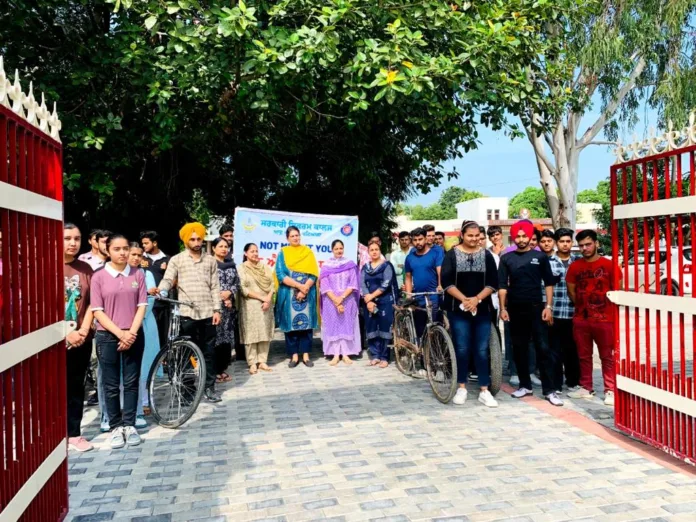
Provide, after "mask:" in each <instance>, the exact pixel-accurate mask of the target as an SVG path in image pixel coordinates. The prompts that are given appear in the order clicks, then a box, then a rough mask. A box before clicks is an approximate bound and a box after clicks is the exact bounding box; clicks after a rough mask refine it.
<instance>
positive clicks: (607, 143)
mask: <svg viewBox="0 0 696 522" xmlns="http://www.w3.org/2000/svg"><path fill="white" fill-rule="evenodd" d="M587 145H613V146H616V145H618V143H617V142H615V141H602V140H595V141H591V142H589V143H588V144H587Z"/></svg>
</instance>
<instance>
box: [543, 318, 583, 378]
mask: <svg viewBox="0 0 696 522" xmlns="http://www.w3.org/2000/svg"><path fill="white" fill-rule="evenodd" d="M549 344H550V345H551V358H552V362H551V364H552V368H553V379H554V381H553V382H554V387H555V388H556V389H557V390H560V389H561V387H562V386H563V373H564V370H565V382H566V386H568V388H572V387H573V386H578V385H579V384H580V360H579V359H578V348H577V346H575V338H574V337H573V320H572V319H554V320H553V324H552V325H551V328H550V329H549Z"/></svg>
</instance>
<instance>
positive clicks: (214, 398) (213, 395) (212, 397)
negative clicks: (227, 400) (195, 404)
mask: <svg viewBox="0 0 696 522" xmlns="http://www.w3.org/2000/svg"><path fill="white" fill-rule="evenodd" d="M204 396H205V400H206V401H208V402H212V403H216V402H221V401H222V399H221V398H220V396H219V395H218V394H217V392H216V391H215V390H214V389H213V388H208V389H207V390H205V395H204Z"/></svg>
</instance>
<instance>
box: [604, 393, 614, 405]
mask: <svg viewBox="0 0 696 522" xmlns="http://www.w3.org/2000/svg"><path fill="white" fill-rule="evenodd" d="M604 404H605V405H606V406H613V405H614V392H612V391H608V392H606V393H605V394H604Z"/></svg>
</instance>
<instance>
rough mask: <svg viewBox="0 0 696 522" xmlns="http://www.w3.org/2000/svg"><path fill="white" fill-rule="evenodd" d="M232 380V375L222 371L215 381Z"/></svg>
mask: <svg viewBox="0 0 696 522" xmlns="http://www.w3.org/2000/svg"><path fill="white" fill-rule="evenodd" d="M231 380H232V376H231V375H230V374H229V373H227V372H222V373H221V374H220V379H219V380H217V382H230V381H231Z"/></svg>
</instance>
